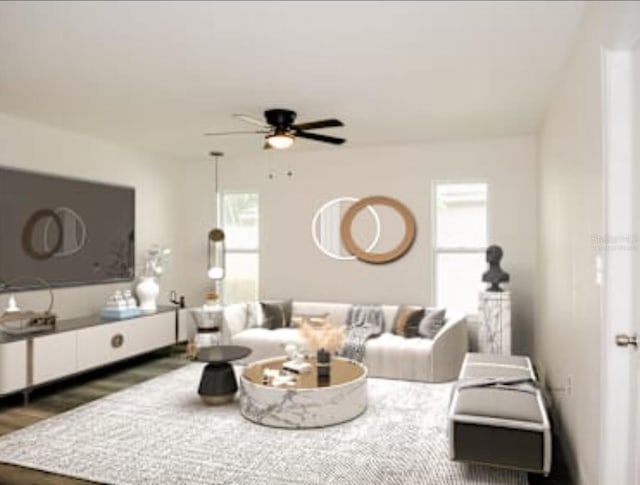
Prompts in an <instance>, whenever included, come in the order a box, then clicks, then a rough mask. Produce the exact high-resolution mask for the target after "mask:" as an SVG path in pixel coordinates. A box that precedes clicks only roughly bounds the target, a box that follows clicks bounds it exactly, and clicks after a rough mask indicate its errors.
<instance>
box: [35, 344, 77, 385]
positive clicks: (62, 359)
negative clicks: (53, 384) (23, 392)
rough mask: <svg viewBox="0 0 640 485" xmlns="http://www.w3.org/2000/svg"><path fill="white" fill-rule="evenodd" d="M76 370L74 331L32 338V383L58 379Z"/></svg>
mask: <svg viewBox="0 0 640 485" xmlns="http://www.w3.org/2000/svg"><path fill="white" fill-rule="evenodd" d="M76 371H77V363H76V332H64V333H60V334H55V335H45V336H42V337H36V338H34V339H33V384H41V383H43V382H47V381H51V380H53V379H58V378H60V377H64V376H67V375H69V374H73V373H75V372H76Z"/></svg>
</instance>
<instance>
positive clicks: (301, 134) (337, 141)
mask: <svg viewBox="0 0 640 485" xmlns="http://www.w3.org/2000/svg"><path fill="white" fill-rule="evenodd" d="M295 136H296V137H300V138H307V139H309V140H314V141H321V142H324V143H331V144H333V145H342V144H343V143H344V142H345V141H347V140H345V139H344V138H336V137H335V136H326V135H318V134H316V133H307V132H305V131H296V132H295Z"/></svg>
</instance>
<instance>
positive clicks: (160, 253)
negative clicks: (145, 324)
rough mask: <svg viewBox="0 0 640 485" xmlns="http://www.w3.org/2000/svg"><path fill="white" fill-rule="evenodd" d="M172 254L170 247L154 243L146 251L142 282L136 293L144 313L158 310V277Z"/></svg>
mask: <svg viewBox="0 0 640 485" xmlns="http://www.w3.org/2000/svg"><path fill="white" fill-rule="evenodd" d="M170 254H171V250H170V249H169V248H162V247H160V246H158V245H157V244H154V245H152V246H151V247H150V248H149V249H148V250H147V252H146V253H145V258H146V261H145V263H144V268H143V270H142V276H141V277H140V282H139V283H138V285H137V286H136V294H137V295H138V299H139V300H140V310H142V313H154V312H156V311H157V310H158V305H157V303H156V300H157V299H158V295H159V294H160V285H158V282H157V281H156V277H158V276H161V275H162V274H163V273H164V267H165V265H166V262H167V259H168V257H169V255H170Z"/></svg>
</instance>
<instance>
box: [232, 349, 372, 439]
mask: <svg viewBox="0 0 640 485" xmlns="http://www.w3.org/2000/svg"><path fill="white" fill-rule="evenodd" d="M285 360H286V359H285V358H284V357H281V358H275V359H265V360H261V361H258V362H255V363H253V364H251V365H249V366H247V367H246V368H245V369H244V371H243V372H242V374H241V376H240V412H241V413H242V415H243V416H244V417H245V418H247V419H248V420H250V421H253V422H255V423H259V424H264V425H266V426H273V427H276V428H319V427H323V426H331V425H334V424H338V423H343V422H345V421H349V420H351V419H354V418H356V417H357V416H359V415H361V414H362V413H363V412H364V411H365V410H366V409H367V368H366V367H365V366H363V365H362V364H360V363H358V362H354V361H352V360H348V359H343V358H339V357H334V358H333V359H332V361H331V377H330V380H329V381H328V382H323V381H318V374H317V367H316V362H315V359H311V360H309V361H308V362H309V363H310V364H311V365H312V370H311V372H308V373H306V374H299V375H297V379H296V383H295V384H294V385H293V386H286V387H274V386H270V385H265V384H263V381H262V373H263V370H264V369H276V370H281V369H282V364H284V362H285Z"/></svg>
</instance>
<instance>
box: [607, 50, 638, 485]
mask: <svg viewBox="0 0 640 485" xmlns="http://www.w3.org/2000/svg"><path fill="white" fill-rule="evenodd" d="M638 49H640V42H634V43H633V44H632V45H631V46H629V47H628V48H626V49H615V50H614V49H603V50H602V52H601V66H602V121H603V140H602V141H603V164H602V170H603V215H604V217H603V228H602V229H603V231H602V235H603V238H602V239H601V240H600V241H599V246H600V248H599V249H600V253H599V255H598V256H597V257H598V258H600V260H599V261H598V263H597V266H598V267H600V268H602V275H601V276H602V282H603V286H602V290H601V292H602V300H601V301H602V308H601V317H602V318H601V322H602V324H601V373H600V379H601V381H600V391H601V392H600V399H601V401H600V402H601V410H600V416H601V419H600V453H599V456H600V481H599V483H602V484H621V485H622V484H629V485H631V484H634V485H640V482H639V480H640V477H638V474H637V472H638V470H637V465H636V463H635V461H636V460H635V456H636V450H637V451H638V452H640V449H638V448H637V444H636V436H637V431H638V430H639V429H640V428H639V426H640V422H639V421H640V420H638V419H636V416H637V413H638V410H639V409H640V408H639V405H640V402H639V401H640V400H639V399H638V390H637V388H636V382H637V375H638V372H637V367H636V362H637V358H638V356H637V354H638V352H637V350H635V351H634V350H633V349H632V348H623V347H617V346H616V344H615V335H616V334H619V333H626V334H628V333H632V332H637V333H640V332H638V323H639V322H638V318H637V313H638V305H637V304H635V303H634V294H637V293H638V290H640V285H639V284H638V283H639V282H640V274H639V272H638V269H640V264H639V261H638V259H639V258H638V255H637V251H638V248H637V247H635V248H634V247H632V246H634V245H637V244H638V241H637V233H638V231H637V230H638V227H637V223H636V222H635V221H634V219H637V218H638V216H639V215H640V211H638V209H637V208H636V206H637V202H638V200H636V197H634V191H635V192H637V191H638V189H640V183H638V180H637V179H636V178H637V177H638V174H637V171H636V170H634V169H633V165H634V159H635V161H637V162H640V157H638V153H637V149H638V147H637V146H636V147H635V150H636V153H634V144H633V135H634V132H635V133H638V132H639V131H638V128H637V127H635V126H634V124H635V123H637V121H638V120H637V119H636V120H635V121H634V110H633V102H632V101H633V99H634V98H633V96H634V84H637V80H635V81H636V82H635V83H634V78H633V72H634V70H633V68H634V65H633V62H634V59H633V57H634V52H635V51H636V50H638ZM637 69H638V72H640V67H638V68H637ZM636 90H637V93H635V95H638V93H640V89H638V88H636ZM634 189H636V190H634ZM622 450H624V451H625V452H621V451H622Z"/></svg>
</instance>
